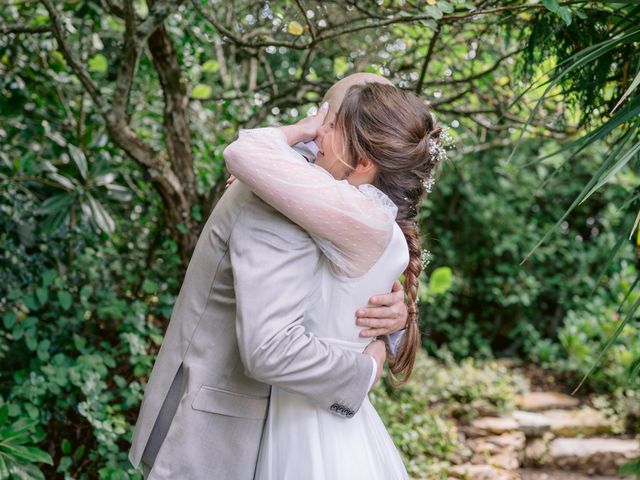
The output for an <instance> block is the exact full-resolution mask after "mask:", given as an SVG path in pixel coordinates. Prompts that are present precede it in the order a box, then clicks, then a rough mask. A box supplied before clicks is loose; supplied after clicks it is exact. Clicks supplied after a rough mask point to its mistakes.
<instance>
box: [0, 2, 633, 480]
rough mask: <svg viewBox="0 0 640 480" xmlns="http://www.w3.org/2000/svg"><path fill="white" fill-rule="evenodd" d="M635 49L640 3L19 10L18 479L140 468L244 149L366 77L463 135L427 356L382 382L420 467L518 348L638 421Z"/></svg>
mask: <svg viewBox="0 0 640 480" xmlns="http://www.w3.org/2000/svg"><path fill="white" fill-rule="evenodd" d="M639 42H640V5H638V4H637V2H588V1H563V2H558V1H556V0H544V1H540V2H537V1H529V2H521V1H492V0H426V1H405V0H379V1H377V2H376V1H359V0H355V1H344V2H332V1H328V2H315V1H308V0H305V1H303V0H296V1H288V0H280V1H272V2H268V1H259V2H246V1H242V0H238V1H234V2H212V1H209V2H205V1H204V0H189V1H184V0H147V1H144V0H135V1H130V0H66V1H65V0H3V1H2V8H1V9H0V264H1V265H2V269H1V271H0V317H1V319H2V320H1V322H0V362H1V365H2V368H1V369H0V478H4V477H9V476H10V475H14V476H16V478H43V477H46V478H78V479H84V478H101V479H118V478H141V476H140V474H139V473H136V472H134V470H133V468H132V467H131V466H130V464H129V463H128V460H127V451H128V448H129V441H130V436H131V431H132V426H133V423H134V422H135V419H136V416H137V411H138V407H139V404H140V401H141V398H142V393H143V389H144V385H145V382H146V378H147V376H148V374H149V372H150V369H151V367H152V365H153V361H154V358H155V355H156V353H157V351H158V348H159V345H160V344H161V341H162V336H163V332H164V330H165V328H166V326H167V323H168V320H169V318H170V315H171V309H172V306H173V302H174V300H175V298H176V295H177V293H178V290H179V288H180V284H181V280H182V277H183V274H184V271H185V268H186V265H187V264H188V260H189V257H190V253H191V250H192V248H193V246H194V244H195V241H196V240H197V237H198V235H199V233H200V230H201V227H202V225H203V223H204V221H205V220H206V218H207V216H208V214H209V213H210V211H211V210H212V208H213V207H214V206H215V203H216V201H217V200H218V199H219V198H220V196H221V195H222V194H223V192H224V184H225V181H226V179H227V176H228V174H227V172H226V171H225V168H224V162H223V158H222V150H223V149H224V147H225V146H226V145H227V144H229V143H230V142H231V141H233V139H234V138H235V136H236V135H237V131H238V129H239V128H241V127H243V128H250V127H255V126H266V125H272V124H274V122H281V123H291V122H295V121H297V120H299V119H300V118H302V117H303V116H305V115H308V114H311V113H313V112H314V111H315V108H316V107H317V105H318V102H319V101H320V99H321V98H322V95H323V94H324V92H325V91H326V90H327V89H328V88H329V87H330V86H331V84H332V83H333V82H335V81H336V80H337V79H339V78H342V77H343V76H345V75H348V74H349V73H352V72H357V71H368V72H373V73H377V74H380V75H384V76H385V77H387V78H389V79H390V80H392V81H393V82H394V83H395V84H396V86H398V87H399V88H402V89H407V90H411V91H413V92H415V93H417V94H419V95H420V96H422V97H423V98H424V99H425V100H426V101H428V102H429V103H430V105H431V106H432V108H433V111H434V112H435V114H436V116H437V118H438V119H439V121H440V122H442V123H443V124H445V125H447V126H448V127H449V132H450V134H451V135H452V137H453V139H454V144H453V146H452V148H451V149H450V150H449V160H448V161H447V162H446V163H445V164H444V165H443V167H442V168H441V170H440V172H439V174H438V180H437V183H436V186H435V188H434V191H433V192H432V193H431V194H430V195H429V196H428V197H427V198H426V200H425V202H424V204H423V205H422V207H421V211H420V218H421V229H422V234H423V238H424V248H425V249H426V250H427V251H428V255H427V256H428V261H427V262H426V263H427V266H426V269H425V272H424V273H423V278H422V285H421V290H420V303H421V306H420V311H421V320H420V325H421V329H422V330H423V332H424V335H423V345H424V353H425V355H423V356H421V359H420V362H422V363H419V365H418V367H419V368H418V370H419V371H418V372H417V374H416V379H415V380H414V383H413V384H412V385H411V386H409V387H406V389H405V390H400V391H394V390H393V389H392V388H391V387H390V385H389V384H388V383H387V384H383V385H381V386H379V387H377V390H376V395H377V398H376V401H377V406H378V409H379V411H380V412H381V415H382V416H383V419H384V420H385V423H387V425H389V428H390V431H391V432H392V434H393V435H394V440H395V441H396V444H398V446H399V448H400V449H401V451H402V453H403V455H404V456H405V459H406V461H407V463H408V464H409V465H410V469H411V470H412V472H414V474H416V475H418V474H421V472H422V473H424V472H425V471H430V470H429V469H430V468H431V467H432V466H433V465H435V464H438V465H443V464H445V465H447V464H452V463H455V458H456V451H457V450H458V449H459V448H460V446H459V445H458V443H456V442H457V440H456V438H455V437H456V436H455V435H453V434H452V433H451V432H452V428H454V427H453V424H452V422H451V419H452V418H462V419H465V418H466V419H469V418H473V417H474V416H477V415H478V408H477V403H475V402H476V400H477V401H479V402H488V403H491V404H493V405H494V406H498V405H503V404H507V403H509V402H510V401H511V400H512V398H511V396H512V395H513V394H514V392H515V391H516V390H517V389H516V388H515V387H514V386H513V379H512V378H511V377H509V376H508V375H507V374H506V373H505V371H504V370H502V369H500V368H498V367H497V366H495V365H496V364H495V362H492V361H491V360H492V359H496V358H502V357H508V358H511V359H518V360H519V361H520V362H522V363H524V364H531V365H535V366H536V367H537V368H542V369H545V371H549V372H552V376H554V377H555V378H556V380H557V382H558V383H559V384H561V385H564V386H565V387H566V390H567V391H569V392H570V391H571V390H573V389H574V388H575V387H577V386H578V384H579V383H580V381H581V380H583V378H584V376H585V375H586V374H587V373H589V372H590V374H589V375H588V376H587V378H586V380H585V381H584V383H583V385H582V386H581V389H580V390H579V394H583V395H596V396H597V398H600V399H601V401H602V402H604V403H605V404H606V405H607V408H608V410H609V411H610V412H611V413H612V415H615V416H616V417H617V418H618V419H620V421H621V425H623V426H622V427H621V429H622V431H624V432H625V433H627V434H637V433H638V432H639V431H640V413H639V411H638V410H640V407H639V406H638V405H639V403H640V383H639V380H638V370H639V369H640V329H639V328H638V327H639V323H640V322H639V321H638V317H637V315H636V310H637V308H638V306H640V293H639V292H638V290H637V288H636V286H637V284H638V279H639V278H640V276H639V273H640V272H639V270H638V248H639V245H640V234H639V233H638V229H637V226H638V225H637V224H638V218H639V217H638V211H639V207H640V201H639V197H640V177H639V176H638V160H639V158H638V157H639V155H638V152H639V151H640V142H639V134H638V126H639V120H638V118H639V115H638V114H639V113H640V96H639V95H638V88H637V87H638V83H639V81H640V75H639V71H640V53H639V52H640V49H639V48H638V47H639ZM605 347H606V349H605ZM427 354H428V358H427ZM431 362H442V364H444V365H447V368H448V369H449V370H446V371H449V372H450V373H451V375H452V376H456V375H457V376H459V375H460V370H459V369H460V368H462V369H463V370H462V371H463V372H464V375H463V377H464V379H463V382H462V383H463V385H458V386H457V387H451V385H450V384H451V378H442V379H439V380H434V378H432V376H430V375H429V372H428V370H429V369H433V368H434V364H433V363H431ZM460 362H461V363H460ZM491 365H493V367H492V366H491ZM594 366H595V368H592V367H594ZM420 367H422V371H420ZM487 369H489V370H487ZM487 372H489V374H490V375H489V376H490V377H491V378H493V380H492V381H489V382H488V381H487V378H488V377H487V375H488V373H487ZM491 375H493V376H491ZM487 382H488V383H491V382H493V383H491V385H492V386H493V387H495V388H494V390H491V389H489V390H490V391H487V388H486V383H487ZM507 386H508V388H507ZM451 388H453V389H454V390H455V388H457V389H458V390H455V391H452V390H451ZM416 392H417V393H416ZM403 395H404V396H403ZM401 400H402V402H401ZM443 401H447V402H448V403H449V406H451V402H453V404H455V405H456V406H457V407H456V408H457V410H456V409H454V410H456V411H452V410H451V408H449V409H448V410H447V411H446V412H443V411H441V410H437V409H435V408H434V409H430V410H428V412H426V413H425V411H424V407H425V405H427V404H429V405H437V404H439V402H440V403H441V402H443ZM403 402H408V404H407V405H405V403H403ZM400 403H402V404H403V405H404V406H403V408H402V409H400V410H399V409H398V407H397V405H398V404H400ZM416 431H418V432H420V434H415V432H416ZM427 438H428V439H429V441H426V439H427ZM434 439H436V440H434ZM21 475H22V476H21Z"/></svg>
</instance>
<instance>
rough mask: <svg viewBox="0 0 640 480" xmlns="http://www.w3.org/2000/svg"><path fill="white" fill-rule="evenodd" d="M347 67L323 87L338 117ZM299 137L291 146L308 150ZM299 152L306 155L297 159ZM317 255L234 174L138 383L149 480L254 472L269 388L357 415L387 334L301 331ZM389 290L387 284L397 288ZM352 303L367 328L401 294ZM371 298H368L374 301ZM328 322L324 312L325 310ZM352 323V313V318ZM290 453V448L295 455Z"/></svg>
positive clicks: (389, 329) (142, 454)
mask: <svg viewBox="0 0 640 480" xmlns="http://www.w3.org/2000/svg"><path fill="white" fill-rule="evenodd" d="M365 81H382V82H385V83H390V82H388V80H386V79H384V78H382V77H378V76H375V75H372V74H364V73H361V74H354V75H351V76H349V77H347V78H345V79H343V80H341V81H340V82H337V83H336V84H335V85H334V86H333V87H331V89H329V91H328V92H327V94H326V95H325V98H324V100H327V101H328V102H329V103H330V112H329V114H328V115H327V119H325V121H328V119H329V118H330V116H333V115H335V112H336V111H337V109H338V107H339V103H340V102H341V101H342V98H343V96H344V93H345V92H346V90H347V89H348V87H349V86H351V85H352V84H353V83H362V82H365ZM303 147H304V145H301V144H298V145H296V147H295V148H296V149H297V150H298V152H299V153H300V154H301V155H302V156H304V157H305V158H307V159H310V158H309V157H310V155H309V151H308V150H305V149H304V148H303ZM301 161H304V160H303V159H302V158H301ZM320 259H321V254H320V251H319V250H318V248H317V247H316V245H315V243H314V242H313V241H312V239H311V238H310V237H309V235H308V234H307V233H306V232H305V231H304V230H302V229H301V228H300V227H298V226H297V225H296V224H294V223H292V222H291V221H289V220H288V219H287V218H285V217H284V216H282V215H281V214H280V213H278V212H277V211H276V210H274V209H273V208H272V207H271V206H269V205H267V204H266V203H264V202H263V201H262V200H260V199H259V198H258V197H257V196H255V195H254V194H252V193H251V192H250V191H249V190H248V189H247V188H246V187H245V186H244V185H242V184H241V183H240V182H235V183H234V184H233V185H231V187H230V188H229V189H228V191H227V192H226V193H225V194H224V195H223V196H222V198H221V199H220V201H219V202H218V204H217V205H216V207H215V209H214V210H213V212H212V213H211V216H210V217H209V219H208V220H207V223H206V224H205V226H204V229H203V232H202V234H201V235H200V238H199V240H198V243H197V245H196V248H195V250H194V253H193V257H192V259H191V261H190V263H189V267H188V269H187V272H186V275H185V279H184V282H183V285H182V288H181V289H180V293H179V295H178V298H177V300H176V303H175V306H174V309H173V313H172V315H171V321H170V322H169V326H168V328H167V332H166V334H165V337H164V341H163V343H162V347H161V348H160V351H159V353H158V357H157V359H156V362H155V364H154V367H153V370H152V372H151V375H150V377H149V381H148V383H147V387H146V389H145V394H144V398H143V401H142V406H141V409H140V413H139V417H138V421H137V423H136V426H135V430H134V433H133V438H132V441H131V443H132V446H131V451H130V453H129V459H130V460H131V462H132V463H133V465H134V466H138V465H139V463H140V462H142V464H143V470H144V474H145V478H147V479H149V480H160V479H180V480H182V479H184V480H199V479H229V480H251V479H253V475H254V470H255V467H256V462H257V456H258V448H259V446H260V439H261V436H262V432H263V428H264V420H265V417H266V414H267V407H268V401H269V392H270V388H271V387H270V385H277V386H278V387H280V388H283V389H287V390H289V391H292V392H295V393H298V394H301V395H304V396H306V397H308V398H310V399H312V400H313V401H314V402H316V403H318V404H319V405H322V406H323V407H324V408H326V410H327V411H329V412H331V413H334V414H336V415H339V416H341V417H344V418H345V421H348V420H347V418H349V417H351V416H353V415H354V414H355V413H356V412H357V411H358V409H359V408H360V405H361V404H362V402H363V400H364V399H365V398H366V395H367V393H368V391H369V389H370V388H371V386H372V385H373V384H374V383H375V382H376V381H377V380H378V378H379V376H380V373H381V369H382V366H383V364H384V361H385V356H386V351H385V346H384V344H383V342H381V341H374V342H372V343H370V344H369V345H368V346H367V348H366V349H365V350H364V352H362V353H358V352H352V351H347V350H342V349H340V348H338V347H336V346H334V345H330V344H328V343H326V342H325V341H323V340H322V339H319V338H317V337H315V336H313V335H312V334H311V333H309V332H307V331H305V328H304V326H303V319H304V316H305V311H306V309H307V307H308V303H307V302H308V301H309V299H310V298H313V294H314V290H315V287H316V285H317V284H318V278H317V274H318V266H319V262H320ZM394 290H395V289H394ZM377 297H378V299H377V302H375V303H377V304H378V305H379V306H378V307H373V308H365V311H364V312H363V313H361V312H358V317H359V320H358V322H357V323H359V324H360V325H363V326H365V327H371V328H369V329H368V330H367V329H365V331H364V332H361V333H363V334H364V335H363V336H375V335H383V334H390V333H393V332H395V331H397V330H400V329H401V328H402V327H403V326H404V323H405V322H406V308H405V307H404V304H403V303H402V302H403V294H402V291H401V290H399V291H396V292H392V293H391V294H386V295H377ZM372 304H374V302H372ZM328 320H329V319H328ZM349 320H351V321H356V320H355V312H354V318H353V319H344V321H349ZM292 454H294V453H293V452H292Z"/></svg>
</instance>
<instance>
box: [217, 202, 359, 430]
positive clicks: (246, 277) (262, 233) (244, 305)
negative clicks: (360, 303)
mask: <svg viewBox="0 0 640 480" xmlns="http://www.w3.org/2000/svg"><path fill="white" fill-rule="evenodd" d="M259 204H262V206H263V207H264V208H260V206H259ZM256 205H258V207H256ZM265 212H267V213H265ZM268 212H272V213H268ZM268 215H271V217H268ZM229 248H230V255H231V258H230V260H231V265H232V271H233V276H234V287H235V293H236V332H237V337H238V347H239V350H240V357H241V359H242V362H243V364H244V368H245V372H246V374H247V375H248V376H250V377H252V378H255V379H256V380H259V381H262V382H265V383H269V384H271V385H275V386H277V387H279V388H282V389H285V390H288V391H291V392H295V393H298V394H301V395H304V396H306V397H308V398H310V399H311V400H313V401H314V402H316V403H318V404H319V405H321V406H322V407H324V408H326V409H327V410H329V411H331V412H332V413H335V414H337V415H340V416H344V417H347V418H349V417H351V416H353V414H355V412H357V411H358V409H359V408H360V406H361V404H362V402H363V401H364V399H365V398H366V395H367V392H368V390H369V381H370V378H371V372H372V362H371V357H370V356H369V355H367V354H363V353H360V352H354V351H349V350H344V349H341V348H338V347H337V346H335V345H332V344H330V343H328V342H327V341H325V340H323V339H321V338H318V337H316V336H314V335H313V334H312V333H310V332H309V331H307V330H306V329H305V326H304V324H303V319H304V315H305V311H306V309H307V307H308V303H307V300H308V299H309V298H310V297H311V296H312V294H313V291H312V289H314V288H317V286H316V285H313V284H312V283H313V278H314V276H313V273H314V271H316V269H317V262H318V259H319V252H318V249H317V247H316V246H315V245H314V243H313V241H312V240H311V238H310V237H309V236H308V235H307V234H306V232H304V231H302V230H301V229H300V228H299V227H297V226H296V225H294V224H292V223H291V222H289V221H287V220H286V219H285V218H284V217H282V216H281V215H279V214H277V212H275V211H274V210H273V209H272V208H270V207H268V206H267V205H264V204H263V203H262V202H261V201H260V200H258V199H257V198H256V199H255V202H254V204H253V205H250V206H248V207H247V208H246V209H245V210H244V211H243V212H242V214H241V215H240V217H239V219H238V221H237V224H236V226H235V227H234V230H233V232H232V235H231V238H230V241H229ZM327 321H329V320H327ZM342 321H348V320H347V319H344V320H342Z"/></svg>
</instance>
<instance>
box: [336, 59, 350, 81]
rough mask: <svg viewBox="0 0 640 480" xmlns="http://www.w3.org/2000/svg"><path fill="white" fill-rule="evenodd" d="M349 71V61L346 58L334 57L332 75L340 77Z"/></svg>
mask: <svg viewBox="0 0 640 480" xmlns="http://www.w3.org/2000/svg"><path fill="white" fill-rule="evenodd" d="M348 71H349V61H348V60H347V57H336V58H334V59H333V73H334V74H335V75H336V77H341V76H343V75H344V74H346V73H347V72H348Z"/></svg>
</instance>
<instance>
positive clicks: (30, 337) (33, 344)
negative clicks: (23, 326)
mask: <svg viewBox="0 0 640 480" xmlns="http://www.w3.org/2000/svg"><path fill="white" fill-rule="evenodd" d="M31 332H32V330H29V331H28V334H27V335H26V336H25V340H26V341H27V348H28V349H29V350H31V351H32V352H35V351H36V350H37V348H38V339H37V338H36V336H35V333H31Z"/></svg>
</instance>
